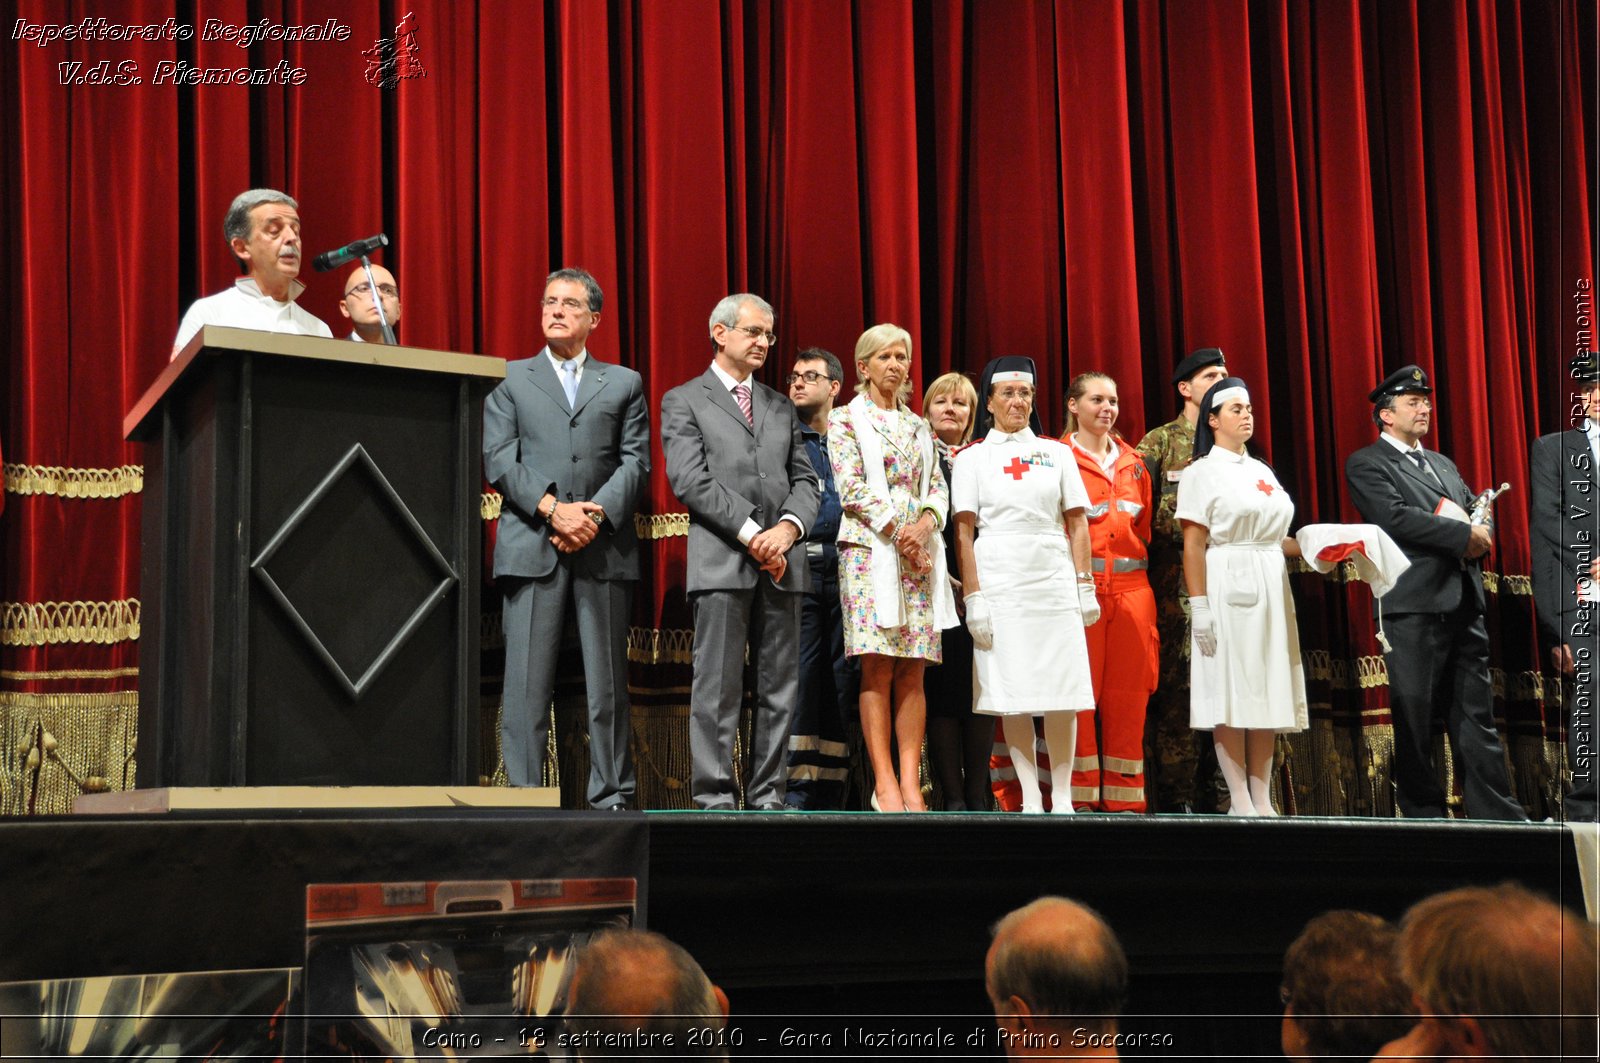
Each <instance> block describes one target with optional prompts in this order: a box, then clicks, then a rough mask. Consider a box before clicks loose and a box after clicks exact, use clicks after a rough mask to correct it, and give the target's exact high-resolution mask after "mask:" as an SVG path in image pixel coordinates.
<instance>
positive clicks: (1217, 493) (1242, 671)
mask: <svg viewBox="0 0 1600 1063" xmlns="http://www.w3.org/2000/svg"><path fill="white" fill-rule="evenodd" d="M1200 411H1201V420H1200V422H1199V423H1198V424H1197V425H1196V426H1195V447H1194V453H1195V460H1194V463H1193V464H1191V465H1190V466H1189V467H1188V468H1187V469H1186V470H1184V474H1183V479H1182V481H1181V482H1180V483H1179V484H1178V505H1177V510H1176V516H1177V518H1178V519H1179V520H1180V521H1182V522H1183V578H1184V582H1185V583H1186V584H1187V586H1188V590H1189V606H1190V609H1191V611H1192V623H1191V628H1192V635H1191V638H1192V639H1193V643H1192V645H1191V646H1190V650H1191V654H1190V661H1189V679H1190V703H1189V722H1190V724H1191V725H1192V726H1193V727H1194V728H1195V729H1196V730H1202V731H1205V730H1209V731H1211V733H1212V740H1213V742H1214V743H1215V744H1216V749H1217V762H1218V764H1219V765H1220V767H1221V768H1222V777H1223V779H1224V780H1225V781H1226V782H1227V784H1228V814H1229V815H1230V816H1275V815H1277V812H1276V811H1274V809H1273V807H1272V756H1273V749H1274V745H1275V743H1276V740H1277V736H1278V734H1280V733H1283V732H1290V731H1303V730H1305V729H1306V727H1307V726H1308V721H1307V711H1306V684H1305V670H1304V667H1303V666H1302V664H1301V661H1300V633H1299V630H1298V628H1297V627H1296V624H1295V615H1294V598H1293V596H1292V595H1291V594H1290V591H1289V571H1288V565H1287V564H1286V563H1285V561H1284V558H1285V557H1286V556H1287V557H1299V556H1300V544H1299V543H1297V542H1295V540H1293V539H1291V538H1288V535H1289V523H1290V521H1292V520H1293V519H1294V503H1293V502H1292V501H1291V500H1290V499H1289V495H1288V493H1287V492H1286V491H1284V489H1283V485H1282V484H1280V483H1279V482H1278V478H1277V476H1275V475H1274V474H1273V472H1272V469H1271V467H1270V466H1268V465H1267V464H1265V463H1264V462H1261V461H1258V460H1256V459H1255V458H1252V457H1251V456H1250V455H1249V453H1248V452H1247V451H1246V449H1245V444H1246V443H1247V442H1248V441H1249V439H1250V437H1251V435H1252V434H1254V432H1255V420H1254V416H1253V411H1252V409H1251V405H1250V392H1249V391H1248V390H1247V389H1246V387H1245V383H1244V381H1243V380H1240V379H1239V378H1238V377H1227V378H1226V379H1223V380H1219V381H1217V383H1215V384H1213V385H1212V386H1211V389H1210V390H1209V391H1207V392H1206V396H1205V399H1204V400H1203V401H1202V402H1201V405H1200Z"/></svg>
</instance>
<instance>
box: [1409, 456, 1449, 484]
mask: <svg viewBox="0 0 1600 1063" xmlns="http://www.w3.org/2000/svg"><path fill="white" fill-rule="evenodd" d="M1406 457H1408V458H1410V459H1411V460H1412V461H1414V462H1416V463H1417V468H1419V469H1421V470H1422V472H1423V475H1425V476H1427V477H1428V479H1430V480H1432V481H1433V482H1434V483H1436V484H1438V485H1439V486H1440V487H1443V486H1444V481H1443V480H1440V479H1439V474H1438V473H1436V472H1434V471H1433V466H1432V465H1429V464H1428V461H1427V459H1426V458H1424V457H1423V456H1422V451H1420V450H1408V451H1406Z"/></svg>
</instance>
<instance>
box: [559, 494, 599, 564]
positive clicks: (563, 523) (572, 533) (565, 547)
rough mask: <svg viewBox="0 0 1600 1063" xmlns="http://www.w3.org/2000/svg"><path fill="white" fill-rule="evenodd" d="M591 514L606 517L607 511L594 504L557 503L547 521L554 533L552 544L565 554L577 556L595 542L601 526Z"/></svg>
mask: <svg viewBox="0 0 1600 1063" xmlns="http://www.w3.org/2000/svg"><path fill="white" fill-rule="evenodd" d="M591 513H593V514H597V515H599V516H600V517H601V518H604V517H605V509H604V508H602V507H601V506H600V505H598V504H597V503H594V502H557V503H556V504H555V505H554V506H552V507H551V508H550V516H549V518H548V519H547V520H546V521H545V523H546V524H548V525H550V530H551V531H552V532H553V533H554V534H553V535H551V536H550V542H551V544H552V545H553V546H555V548H556V549H557V550H559V551H561V552H562V553H563V554H575V553H577V552H578V551H579V550H582V549H583V548H584V547H585V546H588V545H589V544H590V543H592V542H594V537H595V536H596V535H598V534H600V524H599V521H597V520H596V519H595V518H594V517H592V516H590V514H591Z"/></svg>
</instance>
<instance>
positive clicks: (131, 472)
mask: <svg viewBox="0 0 1600 1063" xmlns="http://www.w3.org/2000/svg"><path fill="white" fill-rule="evenodd" d="M5 477H6V491H7V492H9V493H10V494H13V495H56V496H58V497H60V498H121V497H122V496H123V495H133V494H138V493H139V492H140V491H143V490H144V466H143V465H122V466H119V467H117V468H115V469H66V468H62V467H61V466H59V465H13V464H12V463H11V462H6V464H5Z"/></svg>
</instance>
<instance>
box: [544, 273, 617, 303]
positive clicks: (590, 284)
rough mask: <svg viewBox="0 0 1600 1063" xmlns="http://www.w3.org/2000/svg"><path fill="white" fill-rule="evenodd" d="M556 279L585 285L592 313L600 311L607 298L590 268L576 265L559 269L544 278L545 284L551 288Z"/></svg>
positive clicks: (584, 288) (584, 289) (585, 294)
mask: <svg viewBox="0 0 1600 1063" xmlns="http://www.w3.org/2000/svg"><path fill="white" fill-rule="evenodd" d="M556 281H573V282H574V283H577V284H581V285H583V294H584V296H585V297H586V298H587V299H588V300H589V312H590V313H592V314H598V313H599V312H600V304H601V303H602V302H603V301H604V300H605V296H604V295H603V294H602V293H601V291H600V282H599V281H597V280H595V279H594V278H593V277H592V276H590V275H589V271H588V270H586V269H578V268H577V267H575V266H569V267H568V268H566V269H558V270H556V271H555V272H554V273H552V274H550V276H548V277H546V278H545V279H544V286H545V287H546V288H549V287H550V285H552V284H554V283H555V282H556Z"/></svg>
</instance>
